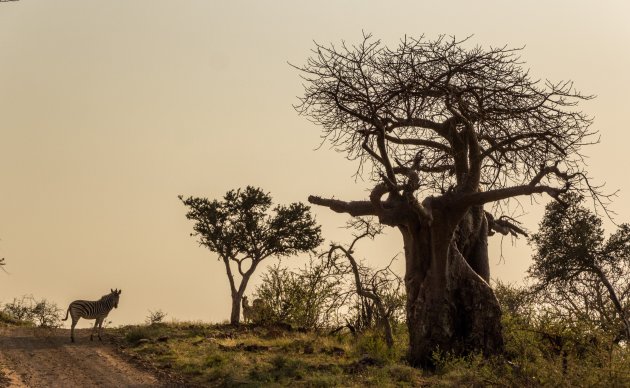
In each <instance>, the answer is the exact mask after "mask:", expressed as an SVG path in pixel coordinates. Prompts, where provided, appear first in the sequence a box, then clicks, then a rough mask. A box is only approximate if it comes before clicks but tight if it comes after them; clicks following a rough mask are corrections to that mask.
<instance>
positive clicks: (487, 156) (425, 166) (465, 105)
mask: <svg viewBox="0 0 630 388" xmlns="http://www.w3.org/2000/svg"><path fill="white" fill-rule="evenodd" d="M466 45H467V42H466V40H464V41H458V40H456V39H454V38H446V37H439V38H438V39H436V40H426V39H424V38H423V37H421V38H419V39H414V38H409V37H405V38H404V39H402V40H401V41H400V43H399V44H398V45H397V46H396V47H394V48H390V47H387V46H385V45H383V44H382V43H381V42H380V41H378V40H375V39H373V38H371V36H369V35H367V36H364V39H363V41H362V42H361V43H360V44H358V45H355V46H349V45H346V44H345V43H343V44H341V45H340V46H334V45H331V46H323V45H320V44H316V46H315V49H314V50H313V55H312V56H311V57H310V58H309V59H308V60H307V62H306V64H305V65H302V66H295V67H296V68H297V69H298V70H299V71H300V74H301V76H302V78H303V80H304V95H303V96H302V97H301V98H300V102H299V103H298V104H297V105H296V106H295V108H296V110H297V111H298V112H299V113H300V114H302V115H304V116H307V117H308V118H309V119H310V120H311V121H313V122H314V123H316V124H319V125H320V126H321V127H322V130H323V136H324V138H325V139H326V140H327V141H328V142H330V143H331V144H332V146H333V147H335V149H336V150H337V151H339V152H342V153H345V154H346V155H347V157H348V159H351V160H357V161H358V170H357V174H361V175H362V176H366V177H368V178H370V179H371V181H372V182H373V184H374V186H373V189H372V191H371V193H370V195H369V198H367V199H365V200H353V201H346V200H340V199H335V198H324V197H321V196H315V195H312V196H310V197H309V202H311V203H312V204H316V205H320V206H325V207H328V208H330V209H331V210H333V211H335V212H339V213H347V214H350V215H352V216H376V217H378V220H379V222H380V223H382V224H385V225H389V226H392V227H396V228H398V229H399V231H400V233H401V234H402V237H403V241H404V251H405V258H406V274H405V283H406V291H407V298H408V299H407V324H408V328H409V334H410V338H409V340H410V352H409V356H410V361H411V362H412V364H415V365H418V364H425V365H426V364H428V365H431V364H432V354H433V353H434V351H435V350H436V349H438V348H439V349H441V350H443V351H453V352H455V353H465V352H468V351H471V350H480V351H483V352H484V353H486V354H490V353H496V352H500V351H501V350H502V348H503V339H502V335H501V325H500V316H501V311H500V307H499V304H498V303H497V300H496V298H495V296H494V294H493V292H492V290H491V288H490V286H489V285H488V280H489V278H490V270H489V264H488V248H487V238H488V235H489V234H494V233H495V232H499V233H502V234H508V233H510V234H514V235H518V234H524V232H523V230H522V229H521V228H520V227H519V226H518V224H516V223H515V222H513V221H512V220H511V219H510V218H509V217H505V216H503V215H501V214H497V216H495V215H494V214H491V213H490V212H488V211H486V210H485V209H484V205H486V204H494V205H495V206H494V207H493V209H491V210H493V211H494V212H499V211H500V210H501V208H502V205H504V204H505V203H506V202H508V200H509V199H510V198H513V197H516V196H523V195H526V196H531V195H533V194H543V193H545V194H549V195H551V196H552V197H557V196H558V195H560V194H561V193H564V192H567V191H575V190H590V191H593V192H594V193H595V194H596V195H597V194H598V193H597V190H598V188H597V187H593V186H590V185H589V183H588V180H587V176H586V174H585V172H584V169H583V166H584V163H583V156H582V154H581V150H582V147H583V146H584V145H585V144H588V143H590V142H591V141H590V140H589V139H590V136H591V135H593V132H592V131H591V130H589V126H590V124H591V120H590V119H589V118H588V117H586V116H585V115H584V114H583V113H581V112H580V111H576V110H575V109H574V107H575V105H576V104H577V103H578V101H579V100H583V99H588V98H590V97H589V96H584V95H582V94H580V93H579V92H577V91H575V90H574V88H573V85H572V83H571V82H559V83H552V82H549V81H545V82H540V81H536V80H532V79H531V78H530V76H529V74H528V72H527V71H526V70H524V69H523V67H522V63H521V61H520V59H519V57H518V54H519V50H518V49H516V50H515V49H508V48H505V47H500V48H490V49H482V48H480V47H475V48H466V47H465V46H466ZM322 174H323V175H325V172H324V171H322Z"/></svg>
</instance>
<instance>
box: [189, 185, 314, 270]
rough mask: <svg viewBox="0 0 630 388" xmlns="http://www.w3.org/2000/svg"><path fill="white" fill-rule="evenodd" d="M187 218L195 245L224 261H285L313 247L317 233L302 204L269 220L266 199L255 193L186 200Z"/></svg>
mask: <svg viewBox="0 0 630 388" xmlns="http://www.w3.org/2000/svg"><path fill="white" fill-rule="evenodd" d="M179 199H180V200H181V201H182V202H183V203H184V205H186V206H188V208H189V211H188V213H187V214H186V217H187V218H188V219H189V220H193V221H195V226H194V231H195V233H194V234H193V235H195V236H198V237H199V243H200V244H201V245H203V246H205V247H207V248H208V249H210V250H211V251H212V252H216V253H218V254H219V255H220V256H221V257H224V258H234V257H236V256H237V255H238V254H242V255H245V256H247V257H250V258H252V260H254V261H258V260H261V259H263V258H264V257H267V256H279V257H280V256H290V255H294V254H296V253H298V252H304V251H308V250H310V249H313V248H315V247H317V246H318V245H319V244H320V243H321V241H322V239H321V228H320V227H319V226H318V225H317V224H316V222H315V219H314V218H313V216H312V215H311V213H310V207H308V206H306V205H304V204H302V203H292V204H290V205H288V206H283V205H278V206H276V207H275V208H274V209H273V211H272V212H271V214H269V208H270V207H271V203H272V201H271V196H270V195H269V194H268V193H265V192H264V191H262V190H261V189H259V188H255V187H252V186H247V188H245V190H240V189H239V190H231V191H228V192H227V193H226V194H225V196H224V197H223V201H218V200H212V201H210V200H208V199H207V198H197V197H189V198H187V199H184V198H183V197H182V196H181V195H180V196H179Z"/></svg>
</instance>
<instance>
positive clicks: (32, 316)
mask: <svg viewBox="0 0 630 388" xmlns="http://www.w3.org/2000/svg"><path fill="white" fill-rule="evenodd" d="M2 312H3V313H5V314H6V315H7V316H9V317H12V318H13V319H14V320H16V321H21V322H32V323H33V324H35V325H37V326H39V327H50V328H55V327H59V326H61V318H60V316H59V315H60V313H61V309H60V308H59V307H58V306H57V304H56V303H53V302H50V301H48V300H46V299H41V300H36V299H35V298H34V297H33V296H32V295H25V296H22V298H20V299H18V298H14V299H13V301H12V302H10V303H7V304H5V305H4V307H3V309H2Z"/></svg>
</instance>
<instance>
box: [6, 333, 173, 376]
mask: <svg viewBox="0 0 630 388" xmlns="http://www.w3.org/2000/svg"><path fill="white" fill-rule="evenodd" d="M75 339H76V342H75V343H71V342H70V330H68V329H41V328H25V327H0V387H87V386H89V387H157V386H162V384H160V383H159V382H158V380H157V378H156V377H155V376H154V375H153V374H151V373H148V372H147V371H144V370H140V369H138V368H137V367H136V366H135V365H133V364H131V363H129V362H127V360H125V359H124V358H123V357H122V356H121V355H120V354H119V353H118V352H117V351H116V350H115V348H114V347H113V346H112V345H110V344H109V341H110V340H109V337H108V336H107V335H104V336H103V342H100V341H98V340H96V338H95V341H93V342H92V341H90V329H77V330H75Z"/></svg>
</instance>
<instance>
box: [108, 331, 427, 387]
mask: <svg viewBox="0 0 630 388" xmlns="http://www.w3.org/2000/svg"><path fill="white" fill-rule="evenodd" d="M117 336H118V338H119V339H120V340H121V341H122V342H123V343H124V344H125V346H126V347H127V348H126V349H125V351H126V352H128V353H131V354H132V355H135V356H136V357H138V358H140V359H142V361H143V362H148V363H150V364H152V365H154V366H156V367H157V368H158V369H162V370H169V371H172V372H174V373H176V374H178V375H180V376H182V377H183V378H184V380H185V381H186V382H187V383H188V384H189V385H199V386H261V385H264V386H305V387H334V386H344V387H353V386H354V387H359V386H382V387H387V386H392V387H393V386H396V387H399V386H409V387H411V386H414V387H415V386H420V385H424V383H426V381H425V379H424V377H423V373H422V371H419V370H417V369H414V368H411V367H408V366H406V365H404V362H402V361H401V357H402V352H401V351H400V350H401V349H403V348H404V344H401V345H402V346H401V348H400V349H395V350H393V351H388V350H387V349H386V347H385V346H384V345H382V341H381V340H380V339H378V337H376V336H371V335H367V336H365V337H363V339H362V340H359V341H357V340H355V339H354V338H353V337H352V336H350V335H349V334H342V335H336V336H328V335H322V334H318V333H299V332H293V331H286V330H282V329H278V328H263V327H252V326H241V327H238V328H235V327H231V326H229V325H207V324H201V323H170V324H158V325H152V326H127V327H123V328H120V329H118V330H117Z"/></svg>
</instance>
